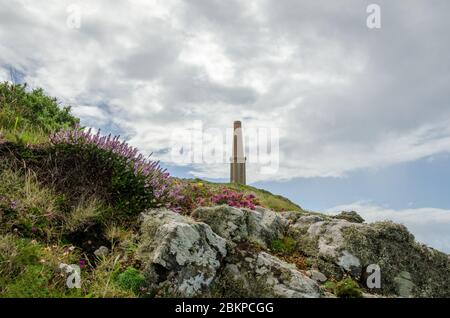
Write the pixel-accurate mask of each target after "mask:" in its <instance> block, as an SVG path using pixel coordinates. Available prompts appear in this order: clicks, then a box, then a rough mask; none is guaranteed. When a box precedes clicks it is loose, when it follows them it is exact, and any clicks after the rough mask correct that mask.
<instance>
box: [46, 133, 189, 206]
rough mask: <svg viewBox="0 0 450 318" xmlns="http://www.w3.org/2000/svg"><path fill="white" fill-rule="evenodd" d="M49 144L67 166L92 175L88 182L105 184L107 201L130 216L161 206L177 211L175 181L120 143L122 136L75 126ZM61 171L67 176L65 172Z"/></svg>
mask: <svg viewBox="0 0 450 318" xmlns="http://www.w3.org/2000/svg"><path fill="white" fill-rule="evenodd" d="M50 141H51V143H52V144H53V145H54V147H55V148H54V150H55V151H56V156H55V157H57V158H59V160H61V159H63V160H64V158H66V159H67V161H68V162H66V163H65V164H69V165H71V166H73V165H74V164H71V163H70V161H75V162H76V165H78V166H80V165H82V166H83V169H82V170H83V171H85V172H89V174H90V175H87V176H86V177H87V180H86V182H93V183H95V182H101V181H103V185H102V189H103V190H102V191H103V192H105V193H106V196H107V198H106V199H107V200H108V201H110V202H111V203H112V204H113V205H114V206H115V207H116V208H118V209H119V210H121V211H125V212H126V213H128V214H133V213H139V212H142V211H143V210H145V209H147V208H150V207H158V206H166V207H169V208H172V209H173V210H177V207H178V201H179V200H181V197H180V194H179V190H180V189H179V188H178V187H177V186H176V184H175V183H174V180H173V178H171V177H170V175H169V173H168V172H167V171H166V170H165V169H162V168H161V167H160V165H159V162H158V161H152V160H150V159H148V158H145V157H144V156H143V155H142V154H139V153H138V150H137V149H136V148H133V147H131V146H129V145H128V144H127V143H126V142H125V141H120V140H119V136H116V137H112V136H111V134H110V135H108V136H101V135H100V131H98V132H97V134H93V133H92V131H91V129H89V130H84V129H81V128H80V127H78V126H76V127H75V128H73V129H67V130H62V131H59V132H57V133H53V134H51V136H50ZM60 169H61V168H60ZM68 169H71V168H70V167H68ZM62 170H63V171H62V172H63V173H64V170H65V168H64V167H62ZM74 177H75V178H76V176H74ZM93 177H95V179H94V180H92V178H93ZM65 187H66V188H67V185H65ZM105 190H106V191H105Z"/></svg>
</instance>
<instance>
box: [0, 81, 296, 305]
mask: <svg viewBox="0 0 450 318" xmlns="http://www.w3.org/2000/svg"><path fill="white" fill-rule="evenodd" d="M78 123H79V120H78V119H77V118H75V117H74V116H72V115H71V114H70V107H68V106H61V105H59V103H58V101H57V100H56V99H55V98H52V97H49V96H47V95H46V94H45V93H44V92H43V91H42V90H40V89H36V90H28V89H27V87H26V86H25V85H12V84H9V83H3V84H0V297H140V296H145V295H146V290H145V288H144V287H143V280H144V278H143V276H142V274H141V264H140V262H139V260H137V259H136V257H135V253H136V248H137V239H138V235H139V233H138V224H139V222H138V218H139V215H140V213H141V212H142V211H144V210H145V209H148V208H154V207H161V206H164V207H167V208H170V209H172V210H174V211H176V212H178V213H184V214H190V213H191V211H192V210H193V209H195V208H196V207H199V206H211V205H217V204H228V205H232V206H238V207H246V208H249V209H254V208H255V206H257V205H261V206H264V207H267V208H270V209H273V210H276V211H282V210H298V211H300V210H301V208H300V207H299V206H297V205H295V204H294V203H292V202H290V201H289V200H287V199H285V198H283V197H281V196H275V195H272V194H271V193H269V192H267V191H264V190H260V189H257V188H254V187H250V186H238V185H233V184H215V183H210V182H205V181H201V180H180V179H176V178H172V177H170V176H169V174H168V172H167V171H164V170H162V169H161V168H160V167H159V165H158V163H157V162H154V161H151V160H146V159H144V157H143V156H140V155H139V153H138V151H137V149H134V148H132V147H130V146H129V145H127V144H126V143H125V142H123V141H121V140H119V139H118V138H115V137H112V136H103V135H100V134H96V135H94V134H92V133H91V132H90V131H87V130H85V129H83V128H81V127H79V126H78ZM101 246H103V247H106V248H107V249H108V250H107V251H108V253H104V254H101V255H100V254H98V253H97V252H98V249H99V248H100V247H101ZM61 264H78V265H79V266H80V268H81V277H82V284H81V288H80V289H76V288H75V289H69V288H67V287H66V285H65V279H64V275H63V274H62V272H61V270H60V266H61Z"/></svg>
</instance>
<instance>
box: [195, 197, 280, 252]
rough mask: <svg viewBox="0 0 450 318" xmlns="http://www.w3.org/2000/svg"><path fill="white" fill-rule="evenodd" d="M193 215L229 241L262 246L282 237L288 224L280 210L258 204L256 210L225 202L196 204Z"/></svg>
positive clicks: (266, 245)
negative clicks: (221, 204) (235, 206)
mask: <svg viewBox="0 0 450 318" xmlns="http://www.w3.org/2000/svg"><path fill="white" fill-rule="evenodd" d="M192 217H193V218H194V219H196V220H198V221H202V222H205V223H207V224H209V225H210V226H211V228H212V229H213V231H214V232H215V233H217V234H219V235H220V236H222V237H224V238H226V239H227V240H229V241H231V242H234V243H239V242H253V243H257V244H259V245H261V246H263V247H268V246H269V245H270V243H271V242H272V241H273V240H274V239H277V238H280V237H282V236H283V235H284V233H285V232H286V230H287V226H288V221H287V220H286V219H285V218H283V217H282V216H281V215H280V214H279V213H276V212H273V211H270V210H267V209H264V208H261V207H258V208H256V210H250V209H237V208H233V207H229V206H225V205H223V206H219V207H212V208H198V209H196V210H195V211H194V212H193V213H192Z"/></svg>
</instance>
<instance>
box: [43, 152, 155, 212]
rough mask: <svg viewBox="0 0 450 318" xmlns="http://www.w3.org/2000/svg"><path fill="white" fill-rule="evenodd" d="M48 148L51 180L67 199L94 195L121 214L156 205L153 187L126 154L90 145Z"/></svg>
mask: <svg viewBox="0 0 450 318" xmlns="http://www.w3.org/2000/svg"><path fill="white" fill-rule="evenodd" d="M50 151H51V154H50V156H53V157H54V158H55V159H54V161H52V162H51V164H52V165H54V166H53V168H52V167H50V169H51V170H53V171H54V172H55V171H56V174H54V175H53V177H52V178H53V179H52V181H51V182H52V183H53V184H55V185H56V186H57V188H58V190H60V192H65V195H66V197H67V198H68V199H70V200H75V201H77V200H78V199H79V198H80V197H83V196H88V197H89V196H91V195H96V196H97V197H98V198H99V199H101V200H102V201H105V202H106V203H107V204H110V205H111V206H113V207H114V208H115V210H116V211H118V212H120V213H122V214H123V215H136V214H138V213H141V212H142V211H144V210H145V209H147V208H150V207H155V206H157V203H156V202H155V200H154V195H153V189H152V188H151V187H148V186H146V179H145V177H144V176H142V175H139V174H135V173H134V171H133V169H132V168H131V166H130V165H129V163H128V162H127V159H126V158H124V157H122V156H119V155H117V154H114V153H112V152H110V151H108V150H105V149H101V148H98V147H95V146H93V145H85V146H83V145H70V144H58V145H56V146H54V147H53V148H52V149H50ZM48 170H49V169H47V170H45V169H43V171H44V173H45V172H46V171H48ZM68 190H70V191H68Z"/></svg>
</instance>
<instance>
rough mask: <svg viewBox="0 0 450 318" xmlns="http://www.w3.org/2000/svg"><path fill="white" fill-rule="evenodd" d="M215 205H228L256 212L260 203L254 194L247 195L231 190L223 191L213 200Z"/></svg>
mask: <svg viewBox="0 0 450 318" xmlns="http://www.w3.org/2000/svg"><path fill="white" fill-rule="evenodd" d="M211 201H212V202H213V203H214V204H217V205H220V204H228V205H229V206H232V207H235V208H248V209H251V210H254V209H255V208H256V205H257V204H258V201H257V199H256V196H255V195H254V194H248V195H245V194H244V193H241V192H236V191H233V190H230V189H222V190H221V192H220V193H218V194H216V195H214V196H213V197H212V198H211Z"/></svg>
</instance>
